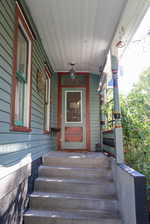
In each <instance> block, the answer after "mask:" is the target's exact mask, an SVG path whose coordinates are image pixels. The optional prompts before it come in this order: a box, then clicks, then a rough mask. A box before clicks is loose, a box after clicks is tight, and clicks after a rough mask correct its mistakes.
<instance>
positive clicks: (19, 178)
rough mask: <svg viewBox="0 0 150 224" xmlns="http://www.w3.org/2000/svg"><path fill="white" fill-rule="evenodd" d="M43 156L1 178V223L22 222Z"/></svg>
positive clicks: (14, 223)
mask: <svg viewBox="0 0 150 224" xmlns="http://www.w3.org/2000/svg"><path fill="white" fill-rule="evenodd" d="M41 163H42V158H39V159H37V160H35V161H33V162H32V164H31V166H29V165H28V166H27V165H26V166H24V167H22V168H20V169H19V170H17V171H15V172H14V173H12V174H10V175H8V177H5V178H3V179H1V180H0V185H1V188H0V224H21V223H22V221H23V213H24V210H26V209H27V208H28V201H29V199H28V194H30V193H31V192H33V189H34V181H35V179H36V178H37V176H38V167H39V166H40V165H41Z"/></svg>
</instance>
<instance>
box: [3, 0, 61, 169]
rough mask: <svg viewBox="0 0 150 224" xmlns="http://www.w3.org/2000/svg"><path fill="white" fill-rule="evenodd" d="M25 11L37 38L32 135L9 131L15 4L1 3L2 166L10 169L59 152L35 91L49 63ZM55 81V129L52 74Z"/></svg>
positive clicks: (8, 1) (34, 59) (54, 121)
mask: <svg viewBox="0 0 150 224" xmlns="http://www.w3.org/2000/svg"><path fill="white" fill-rule="evenodd" d="M22 2H23V1H22ZM25 12H26V15H27V16H28V18H29V20H30V21H31V24H32V28H33V30H34V32H35V33H36V38H37V39H36V40H35V41H34V42H33V53H32V104H31V106H32V110H31V111H32V116H31V128H32V132H30V133H21V132H14V131H10V115H11V109H10V108H11V88H12V67H13V41H14V32H15V1H14V0H1V1H0V166H11V164H17V163H18V162H19V161H20V160H22V159H23V158H25V157H26V156H29V157H31V159H32V160H34V159H36V158H38V157H40V156H41V155H42V154H44V153H46V152H48V151H49V150H54V149H56V144H55V143H56V137H51V136H48V135H45V134H43V118H44V105H43V98H42V96H41V95H40V94H39V93H38V91H37V88H36V73H37V70H38V69H39V70H43V69H44V62H45V61H47V62H48V59H47V56H46V54H45V52H44V49H43V47H42V44H41V41H40V38H39V35H38V32H37V30H36V28H35V26H34V24H33V21H32V18H31V17H30V15H29V14H28V11H27V9H26V8H25ZM55 77H56V80H55ZM52 80H53V82H52V83H53V84H52V88H53V90H52V95H53V99H52V101H53V103H54V104H53V105H52V114H51V124H52V126H54V127H56V123H57V120H56V119H57V116H56V112H57V107H56V104H57V100H56V99H57V91H56V90H57V75H56V74H53V78H52Z"/></svg>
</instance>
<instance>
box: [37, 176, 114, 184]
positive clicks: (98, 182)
mask: <svg viewBox="0 0 150 224" xmlns="http://www.w3.org/2000/svg"><path fill="white" fill-rule="evenodd" d="M36 181H37V182H38V181H45V182H58V183H61V182H65V183H75V184H76V183H77V184H78V183H79V184H102V183H105V184H106V183H113V181H112V180H107V179H105V178H104V179H101V181H100V180H81V179H71V178H70V179H66V178H49V177H38V178H37V179H36Z"/></svg>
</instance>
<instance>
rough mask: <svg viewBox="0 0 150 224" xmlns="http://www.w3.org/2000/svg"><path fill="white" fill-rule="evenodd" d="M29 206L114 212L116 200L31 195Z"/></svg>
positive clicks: (48, 208)
mask: <svg viewBox="0 0 150 224" xmlns="http://www.w3.org/2000/svg"><path fill="white" fill-rule="evenodd" d="M30 207H31V209H34V210H35V209H40V210H42V209H44V210H51V209H54V210H60V209H65V210H67V209H68V210H69V209H70V210H71V209H76V210H78V209H81V210H84V209H85V210H94V209H95V210H100V213H103V211H107V212H114V211H116V214H117V211H118V206H117V201H116V200H106V199H101V200H92V199H88V200H86V199H66V198H57V199H56V198H55V199H54V198H44V197H31V198H30Z"/></svg>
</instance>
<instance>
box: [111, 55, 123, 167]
mask: <svg viewBox="0 0 150 224" xmlns="http://www.w3.org/2000/svg"><path fill="white" fill-rule="evenodd" d="M111 68H112V78H113V97H114V112H113V115H114V119H115V127H114V132H115V146H116V158H117V163H123V162H124V152H123V133H122V125H121V110H120V103H119V88H118V59H117V57H116V56H114V55H112V56H111Z"/></svg>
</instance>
